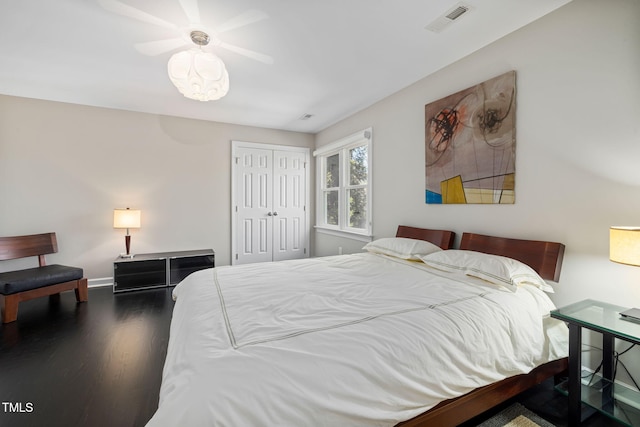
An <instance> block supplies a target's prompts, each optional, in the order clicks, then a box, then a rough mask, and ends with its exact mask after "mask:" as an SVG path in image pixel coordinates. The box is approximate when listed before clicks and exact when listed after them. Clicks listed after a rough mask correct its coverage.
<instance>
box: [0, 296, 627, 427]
mask: <svg viewBox="0 0 640 427" xmlns="http://www.w3.org/2000/svg"><path fill="white" fill-rule="evenodd" d="M171 290H172V288H168V289H154V290H145V291H136V292H130V293H122V294H117V295H114V294H113V293H112V291H111V288H110V287H103V288H91V289H90V290H89V302H88V303H81V304H76V302H75V295H74V294H73V292H65V293H63V294H62V295H61V296H60V297H59V298H58V299H57V300H56V299H55V298H54V299H52V300H50V299H48V298H40V299H36V300H32V301H27V302H24V303H21V304H20V309H19V313H18V321H17V322H14V323H10V324H6V325H2V326H0V402H1V403H0V426H2V427H4V426H10V427H27V426H29V427H31V426H33V427H42V426H47V427H56V426H61V427H74V426H78V427H85V426H87V427H103V426H104V427H139V426H144V425H145V424H146V422H147V421H148V420H149V418H151V416H152V415H153V413H154V412H155V410H156V408H157V405H158V392H159V389H160V382H161V375H162V368H163V366H164V359H165V355H166V350H167V342H168V339H169V325H170V323H171V314H172V310H173V301H172V299H171ZM515 400H516V401H519V402H520V403H522V404H523V405H524V406H526V407H527V408H529V409H530V410H532V411H534V412H536V413H538V414H539V415H540V416H542V417H543V418H545V419H546V420H548V421H549V422H552V423H554V424H555V425H556V426H558V427H564V426H566V407H567V404H566V398H565V397H564V396H562V395H560V394H559V393H557V392H556V391H554V390H553V384H552V382H550V381H548V382H546V383H543V384H541V385H540V386H538V387H536V388H534V389H533V390H531V391H528V392H525V393H523V394H521V395H520V396H518V397H517V398H516V399H515ZM504 407H506V404H505V405H501V406H500V407H498V408H496V409H495V410H494V411H492V412H491V413H489V414H484V415H482V416H480V417H478V418H476V419H474V420H472V421H471V422H468V423H465V424H464V427H471V426H475V425H477V424H478V423H480V422H482V421H484V420H485V419H486V418H488V417H489V416H490V415H492V413H493V412H497V411H498V410H499V409H502V408H504ZM583 425H584V426H587V427H596V426H598V427H605V426H619V424H617V423H615V422H613V421H611V420H609V419H607V418H605V417H603V416H600V415H594V416H593V417H591V418H589V419H588V420H587V421H586V422H585V423H583ZM182 427H191V426H182ZM193 427H199V426H193ZM233 427H243V426H233ZM434 427H438V426H434Z"/></svg>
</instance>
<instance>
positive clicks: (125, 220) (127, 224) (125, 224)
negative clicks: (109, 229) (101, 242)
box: [113, 208, 140, 258]
mask: <svg viewBox="0 0 640 427" xmlns="http://www.w3.org/2000/svg"><path fill="white" fill-rule="evenodd" d="M113 228H126V229H127V234H126V236H124V244H125V248H126V249H127V252H126V254H120V256H121V257H123V258H133V255H132V254H130V252H129V251H130V249H131V236H130V235H129V229H130V228H140V210H138V209H129V208H126V209H114V210H113Z"/></svg>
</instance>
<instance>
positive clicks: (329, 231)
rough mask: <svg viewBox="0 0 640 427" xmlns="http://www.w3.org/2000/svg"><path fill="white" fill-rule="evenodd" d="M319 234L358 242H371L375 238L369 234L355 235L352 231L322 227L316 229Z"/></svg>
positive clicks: (317, 226)
mask: <svg viewBox="0 0 640 427" xmlns="http://www.w3.org/2000/svg"><path fill="white" fill-rule="evenodd" d="M314 228H315V229H316V231H317V232H318V233H321V234H329V235H331V236H337V237H344V238H346V239H352V240H358V241H360V242H370V241H372V240H373V236H372V235H369V234H361V233H354V232H352V231H344V230H336V229H334V228H325V227H322V226H320V225H316V226H315V227H314Z"/></svg>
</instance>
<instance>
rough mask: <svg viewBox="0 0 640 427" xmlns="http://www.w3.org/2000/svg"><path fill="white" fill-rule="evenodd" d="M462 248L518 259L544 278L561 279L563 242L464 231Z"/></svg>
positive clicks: (555, 280)
mask: <svg viewBox="0 0 640 427" xmlns="http://www.w3.org/2000/svg"><path fill="white" fill-rule="evenodd" d="M460 249H465V250H470V251H477V252H484V253H488V254H493V255H501V256H506V257H509V258H513V259H517V260H518V261H521V262H523V263H525V264H527V265H528V266H529V267H531V268H533V269H534V270H535V271H536V272H537V273H538V274H539V275H540V277H542V278H543V279H546V280H553V281H554V282H557V281H558V280H559V279H560V270H561V268H562V259H563V257H564V245H563V244H562V243H555V242H544V241H539V240H520V239H508V238H505V237H494V236H485V235H482V234H474V233H463V234H462V241H461V242H460Z"/></svg>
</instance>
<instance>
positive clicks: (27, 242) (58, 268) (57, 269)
mask: <svg viewBox="0 0 640 427" xmlns="http://www.w3.org/2000/svg"><path fill="white" fill-rule="evenodd" d="M55 252H58V242H57V239H56V233H44V234H32V235H29V236H13V237H0V261H4V260H10V259H17V258H26V257H33V256H37V257H38V264H39V266H38V267H35V268H28V269H25V270H15V271H7V272H3V273H0V299H2V300H3V304H2V323H10V322H15V321H16V320H17V318H18V304H19V303H20V302H22V301H27V300H30V299H34V298H40V297H44V296H53V295H59V294H60V292H63V291H69V290H71V289H73V290H75V293H76V301H78V302H83V301H88V299H89V292H88V288H87V279H86V278H84V277H83V274H84V273H83V270H82V269H81V268H77V267H67V266H65V265H58V264H52V265H47V264H46V262H45V258H44V256H45V255H46V254H52V253H55Z"/></svg>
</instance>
